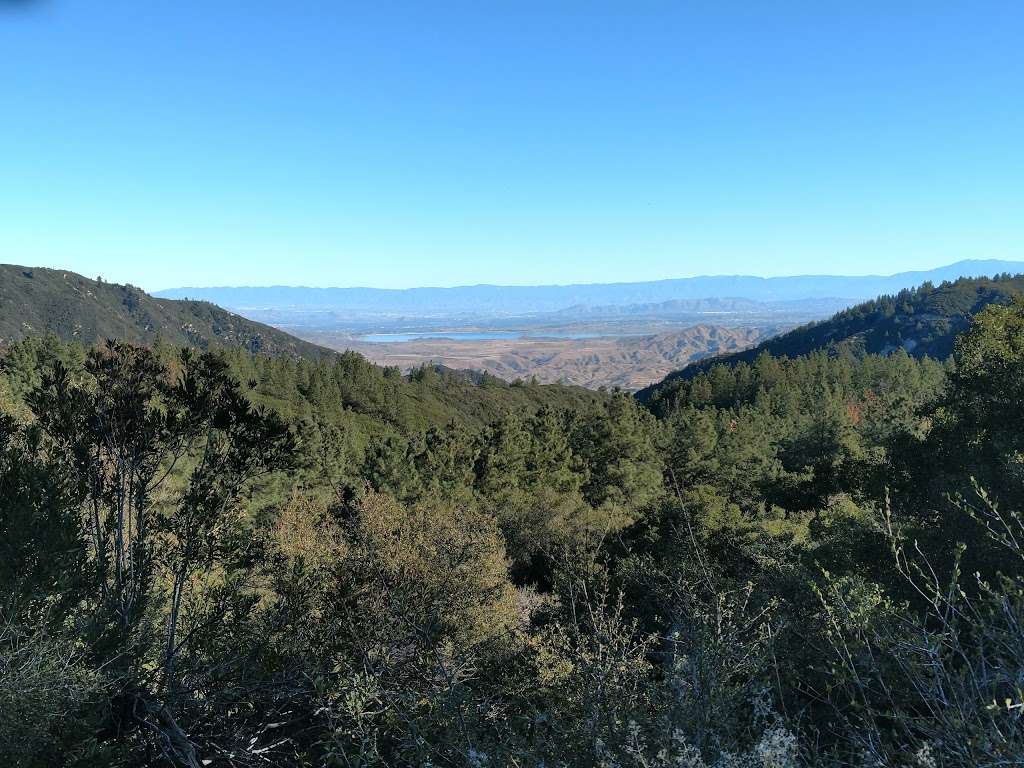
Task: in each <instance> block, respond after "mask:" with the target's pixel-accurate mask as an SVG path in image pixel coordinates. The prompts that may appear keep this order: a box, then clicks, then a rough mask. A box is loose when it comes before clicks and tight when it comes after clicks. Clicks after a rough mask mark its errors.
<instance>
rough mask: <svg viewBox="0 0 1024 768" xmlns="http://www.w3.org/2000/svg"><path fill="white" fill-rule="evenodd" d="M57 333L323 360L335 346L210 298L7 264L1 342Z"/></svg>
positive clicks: (1, 288) (85, 339)
mask: <svg viewBox="0 0 1024 768" xmlns="http://www.w3.org/2000/svg"><path fill="white" fill-rule="evenodd" d="M46 333H53V334H55V335H56V336H57V337H59V338H60V339H61V340H62V341H78V342H81V343H82V344H86V345H92V344H96V343H99V342H102V341H104V340H105V339H108V338H110V339H119V340H123V341H130V342H134V343H138V344H152V343H153V342H155V341H156V340H157V339H158V338H159V339H163V340H164V341H167V342H168V343H171V344H176V345H180V346H189V347H197V348H199V349H208V348H211V347H225V348H236V349H244V350H247V351H249V352H258V353H262V354H267V355H273V356H288V357H304V358H311V359H316V358H321V357H325V356H331V355H333V353H332V352H330V351H329V350H326V349H324V348H323V347H319V346H317V345H315V344H311V343H310V342H308V341H303V340H301V339H297V338H295V337H294V336H290V335H289V334H287V333H285V332H283V331H279V330H277V329H276V328H271V327H270V326H268V325H264V324H262V323H257V322H254V321H252V320H248V319H246V318H244V317H240V316H239V315H236V314H234V313H232V312H228V311H227V310H225V309H222V308H220V307H218V306H216V305H214V304H211V303H209V302H206V301H176V300H172V299H160V298H155V297H153V296H150V295H149V294H147V293H145V292H144V291H143V290H141V289H140V288H136V287H135V286H132V285H119V284H117V283H108V282H105V281H101V280H90V279H89V278H86V277H83V276H82V275H78V274H75V273H74V272H69V271H67V270H60V269H43V268H39V267H32V268H30V267H22V266H18V265H14V264H2V265H0V347H5V346H9V345H10V344H12V343H14V342H16V341H20V340H21V339H24V338H26V337H29V336H38V335H41V334H46Z"/></svg>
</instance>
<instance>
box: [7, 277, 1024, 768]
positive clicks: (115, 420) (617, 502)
mask: <svg viewBox="0 0 1024 768" xmlns="http://www.w3.org/2000/svg"><path fill="white" fill-rule="evenodd" d="M952 286H953V288H952V289H951V291H949V292H948V294H949V295H948V296H947V297H946V299H948V300H950V301H959V300H960V299H961V298H964V297H962V296H961V295H960V293H961V292H960V291H959V289H957V288H956V286H957V284H952ZM972 290H973V288H972ZM936 296H937V294H936V292H935V289H933V288H931V287H926V288H923V289H921V290H920V291H917V292H908V293H907V294H906V295H905V296H904V295H902V294H901V296H899V297H894V298H893V299H892V302H896V303H899V302H902V303H905V304H906V305H907V307H909V308H910V309H912V310H913V312H914V313H915V314H916V313H917V312H918V311H919V309H921V306H920V305H921V302H925V303H926V304H927V303H928V302H932V301H936V300H938V299H937V298H936ZM946 299H943V300H946ZM964 300H966V299H964ZM890 303H891V302H890V300H889V299H885V300H882V301H880V302H879V303H878V304H877V305H876V306H873V307H872V308H870V309H864V310H863V311H864V312H867V313H868V315H870V316H871V317H874V316H875V314H877V313H881V314H882V315H884V314H885V313H886V312H887V311H888V310H887V307H888V306H889V304H890ZM984 304H986V305H987V306H986V307H985V308H984V309H981V311H979V312H977V314H976V315H974V316H973V320H972V321H971V322H970V323H969V325H965V327H964V328H963V331H962V332H961V333H960V334H959V336H957V338H956V342H955V346H954V348H953V355H952V357H951V358H950V359H948V360H945V359H943V360H937V359H933V358H932V357H931V356H921V357H916V356H912V355H910V354H908V353H907V352H906V351H905V350H904V349H902V348H899V347H900V346H901V345H893V347H894V348H893V349H887V350H884V351H885V352H886V354H872V353H871V351H870V350H868V351H865V350H860V351H859V352H858V353H857V354H837V353H836V351H835V350H834V349H822V350H817V351H809V352H808V353H806V354H802V353H801V354H796V355H790V356H775V355H773V354H771V353H770V352H767V351H762V352H761V353H759V354H758V355H756V356H754V357H752V358H751V359H749V360H740V361H734V362H733V363H731V364H726V363H724V362H719V363H716V364H713V365H709V366H706V367H704V368H702V369H700V370H699V371H697V372H695V373H693V374H692V375H688V376H687V377H684V378H679V379H676V380H674V381H672V382H671V383H670V384H669V385H666V386H664V387H661V388H659V389H658V390H657V391H655V392H653V393H652V394H651V396H650V397H648V398H647V399H646V400H645V402H644V403H642V404H641V403H640V402H639V401H638V400H636V399H634V398H631V397H629V396H627V395H625V394H622V393H617V392H613V393H594V392H587V391H585V390H580V389H576V388H571V387H558V386H540V385H536V384H525V383H515V384H511V385H510V384H505V383H503V382H499V381H497V380H494V379H492V378H489V377H485V378H478V379H474V378H473V377H469V376H465V375H462V374H459V373H454V372H449V371H444V370H438V369H436V368H433V367H429V366H428V367H424V368H421V369H419V370H416V371H414V372H413V373H412V374H411V375H408V376H403V375H401V374H400V372H399V371H397V370H394V369H382V368H378V367H376V366H373V365H371V364H369V363H368V362H366V361H365V360H364V359H363V358H361V357H359V356H358V355H355V354H345V355H340V356H338V357H336V358H325V359H322V360H300V359H293V358H284V357H282V358H271V357H261V356H255V355H251V354H249V353H247V352H242V351H231V350H222V351H206V352H195V351H190V350H182V349H179V348H176V347H174V346H170V345H166V344H157V345H155V346H154V347H153V348H146V347H139V346H133V345H131V344H126V343H118V342H110V343H108V344H107V345H105V346H102V347H98V348H84V347H81V346H78V345H74V344H65V343H62V342H60V341H58V340H57V339H55V338H52V337H51V338H47V337H41V338H29V339H26V340H24V341H22V342H20V343H18V344H15V345H13V346H12V347H11V348H10V349H9V350H8V351H7V352H6V354H5V356H4V358H3V361H2V365H0V587H2V595H3V599H2V602H0V756H2V757H3V763H4V764H5V765H13V766H33V767H34V766H54V765H69V766H83V767H85V766H159V765H178V766H189V767H190V768H198V766H204V765H212V766H225V767H227V766H231V767H234V766H367V767H369V766H428V765H429V766H467V767H469V766H472V767H474V768H479V767H481V766H524V767H525V766H531V767H537V768H539V767H540V766H559V767H564V768H583V767H584V766H609V767H610V766H622V767H623V768H624V767H626V766H630V767H633V766H636V767H637V768H641V767H643V768H651V767H654V766H658V767H659V768H660V767H664V768H668V767H669V766H693V767H695V768H697V767H700V766H709V767H710V766H716V767H717V768H726V767H727V766H757V767H758V768H783V767H789V766H835V767H836V768H838V767H839V766H851V767H852V766H889V765H892V766H922V767H924V766H964V767H966V766H1007V765H1021V764H1022V758H1021V756H1022V755H1024V720H1022V717H1024V694H1022V689H1024V598H1022V595H1024V523H1022V522H1021V520H1022V518H1021V517H1020V515H1019V513H1018V510H1021V509H1022V508H1024V469H1022V467H1024V437H1022V436H1024V424H1022V423H1021V419H1022V415H1021V414H1022V411H1021V408H1020V404H1021V402H1022V401H1024V301H1021V300H1017V301H1010V302H1009V303H1005V302H1002V301H987V302H984ZM971 306H972V307H973V306H974V305H971ZM858 311H861V310H858ZM972 311H973V310H972ZM896 314H897V315H899V316H900V318H902V319H901V320H900V322H901V323H904V324H905V323H906V318H907V317H908V316H909V314H910V312H909V310H908V309H907V308H903V307H901V306H900V307H897V309H896ZM851 322H852V321H851ZM857 322H860V320H858V321H857Z"/></svg>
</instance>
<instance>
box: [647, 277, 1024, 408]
mask: <svg viewBox="0 0 1024 768" xmlns="http://www.w3.org/2000/svg"><path fill="white" fill-rule="evenodd" d="M1022 293H1024V275H1009V274H1002V275H997V276H995V277H993V278H961V279H959V280H955V281H953V282H946V283H942V284H941V285H939V286H937V287H936V286H934V285H932V284H931V283H924V284H923V285H921V286H919V287H917V288H914V289H908V290H904V291H900V292H899V293H897V294H894V295H891V296H881V297H879V298H877V299H873V300H872V301H867V302H864V303H863V304H858V305H857V306H855V307H850V308H849V309H846V310H843V311H842V312H839V313H838V314H836V315H834V316H833V317H831V318H830V319H828V320H824V321H821V322H818V323H810V324H809V325H805V326H802V327H800V328H796V329H794V330H792V331H789V332H788V333H784V334H782V335H780V336H776V337H775V338H772V339H768V340H767V341H765V342H763V343H761V344H759V345H757V346H756V347H752V348H751V349H747V350H744V351H741V352H736V353H733V354H730V355H723V356H719V357H715V358H709V359H707V360H702V361H700V362H697V363H694V364H692V365H689V366H687V367H686V368H684V369H682V370H680V371H678V372H676V373H674V374H671V375H669V376H668V377H667V378H666V379H665V381H664V382H662V383H660V384H655V385H653V386H651V387H647V388H646V389H644V390H642V391H641V393H640V395H639V396H640V398H641V399H642V400H647V399H650V398H652V397H655V396H656V393H657V392H658V391H659V390H660V389H661V388H662V387H663V386H668V387H669V388H671V387H672V386H673V385H671V384H668V382H671V381H673V380H674V379H679V378H683V379H688V378H692V377H694V376H696V375H697V374H699V373H700V372H703V371H708V370H709V369H711V368H712V367H714V366H716V365H718V364H719V363H724V364H726V365H734V364H736V363H750V362H753V361H754V360H755V359H756V358H757V357H758V356H759V355H761V354H762V353H764V352H767V353H768V354H770V355H773V356H776V357H780V356H786V357H796V356H798V355H806V354H810V353H811V352H814V351H816V350H823V351H826V352H828V353H830V354H853V355H863V354H865V353H870V354H882V355H885V354H889V353H891V352H893V351H894V350H897V349H903V350H905V351H907V352H909V353H910V354H911V355H913V356H914V357H924V356H928V357H933V358H936V359H939V360H944V359H945V358H947V357H949V355H951V354H952V352H953V340H954V339H955V337H956V335H957V334H958V333H961V332H962V331H964V330H965V329H966V328H967V326H968V324H969V323H970V319H971V317H972V316H973V315H975V314H976V313H977V312H979V311H980V310H981V309H983V308H984V307H986V306H988V305H989V304H992V303H1003V304H1005V303H1007V302H1009V301H1010V299H1012V298H1013V297H1014V296H1019V295H1021V294H1022Z"/></svg>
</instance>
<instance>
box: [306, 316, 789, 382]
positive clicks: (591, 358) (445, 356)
mask: <svg viewBox="0 0 1024 768" xmlns="http://www.w3.org/2000/svg"><path fill="white" fill-rule="evenodd" d="M290 330H291V332H292V333H295V334H296V335H298V336H300V337H302V338H305V339H307V340H309V341H313V342H315V343H317V344H321V345H323V346H326V347H330V348H332V349H337V350H345V349H351V350H355V351H357V352H359V353H360V354H362V355H364V356H365V357H367V358H368V359H370V360H372V361H373V362H375V363H378V364H380V365H390V366H396V367H398V368H401V369H403V370H408V369H410V368H414V367H417V366H420V365H423V364H424V363H430V362H433V363H436V364H439V365H444V366H447V367H449V368H454V369H472V370H479V371H487V372H488V373H491V374H493V375H495V376H497V377H499V378H501V379H505V380H507V381H514V380H515V379H524V380H527V379H530V378H532V377H536V379H537V381H539V382H540V383H542V384H552V383H568V384H576V385H580V386H584V387H589V388H591V389H596V388H598V387H609V388H612V387H620V388H621V389H624V390H627V391H635V390H638V389H641V388H643V387H646V386H648V385H650V384H653V383H655V382H657V381H661V380H662V379H663V378H664V377H665V376H666V375H668V374H669V373H670V372H672V371H674V370H678V369H679V368H682V367H684V366H685V365H687V364H688V363H691V362H693V361H695V360H699V359H701V358H704V357H708V356H710V355H716V354H722V353H727V352H736V351H740V350H743V349H747V348H749V347H752V346H754V345H756V344H758V343H759V342H761V341H763V340H764V339H765V338H767V337H769V336H772V335H775V334H777V333H779V332H780V331H782V330H784V328H782V327H779V326H759V327H742V328H733V327H726V326H720V325H710V324H700V325H695V326H693V327H690V328H684V329H682V330H678V331H671V332H668V333H657V334H651V335H645V336H603V337H599V338H587V339H542V338H515V339H485V340H461V339H460V340H452V339H443V338H424V339H417V340H414V341H400V342H386V343H369V342H364V341H359V340H355V339H353V338H352V336H351V335H349V334H347V333H341V332H331V331H308V330H304V329H290Z"/></svg>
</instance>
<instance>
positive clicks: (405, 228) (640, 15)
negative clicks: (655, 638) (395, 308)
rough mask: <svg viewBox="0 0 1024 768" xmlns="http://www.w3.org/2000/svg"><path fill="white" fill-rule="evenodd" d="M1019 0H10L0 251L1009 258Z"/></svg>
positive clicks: (215, 261) (172, 276) (550, 278)
mask: <svg viewBox="0 0 1024 768" xmlns="http://www.w3.org/2000/svg"><path fill="white" fill-rule="evenodd" d="M1022 41H1024V3H1021V2H1019V0H1014V1H1012V2H984V1H982V0H975V1H974V2H961V3H957V2H946V1H944V0H928V1H927V2H924V1H922V2H913V1H912V0H908V1H905V2H904V1H901V2H892V1H891V0H887V1H886V2H828V1H827V0H825V1H820V0H819V1H811V0H808V2H801V3H797V2H775V1H773V0H765V2H752V1H751V0H742V1H739V0H737V1H736V2H729V1H728V0H713V1H710V0H709V1H708V2H686V1H685V0H676V2H664V3H659V2H642V1H641V0H629V1H628V2H627V0H621V1H620V2H612V3H605V2H599V1H597V0H588V1H587V2H579V3H575V2H558V1H557V0H538V1H536V2H534V0H513V1H510V2H479V1H476V2H464V3H457V2H431V1H430V0H417V1H416V2H413V1H412V0H409V2H402V3H393V2H387V1H386V0H373V2H361V3H350V2H341V1H340V0H339V1H332V0H321V2H307V1H305V0H277V1H276V2H269V1H268V0H246V2H241V1H237V2H236V1H232V0H204V1H203V2H200V1H199V0H194V1H193V0H39V1H38V2H34V3H33V2H31V1H30V0H21V2H14V1H13V0H6V1H5V0H0V55H2V58H3V65H2V66H0V261H3V262H14V263H22V264H31V265H43V266H60V267H66V268H70V269H74V270H76V271H79V272H83V273H85V274H87V275H90V276H95V275H97V274H100V275H103V276H104V277H105V278H106V279H108V280H116V281H119V282H125V281H128V282H132V283H135V284H137V285H141V286H142V287H144V288H146V289H151V290H152V289H159V288H167V287H172V286H179V285H224V284H250V285H261V284H275V283H284V284H307V285H341V286H347V285H373V286H383V287H406V286H413V285H454V284H465V283H477V282H493V283H549V282H604V281H612V280H641V279H657V278H663V277H681V276H688V275H694V274H709V273H711V274H722V273H747V274H762V275H772V274H795V273H806V272H830V273H846V274H864V273H873V272H875V273H877V272H880V273H890V272H895V271H900V270H903V269H911V268H926V267H931V266H937V265H939V264H942V263H948V262H951V261H955V260H958V259H961V258H1008V259H1024V42H1022Z"/></svg>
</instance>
